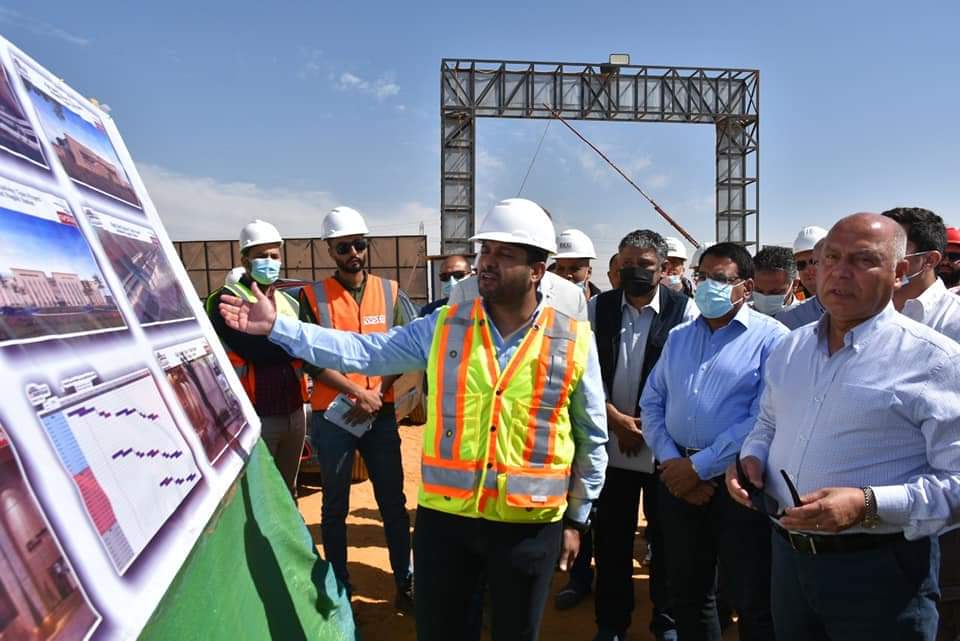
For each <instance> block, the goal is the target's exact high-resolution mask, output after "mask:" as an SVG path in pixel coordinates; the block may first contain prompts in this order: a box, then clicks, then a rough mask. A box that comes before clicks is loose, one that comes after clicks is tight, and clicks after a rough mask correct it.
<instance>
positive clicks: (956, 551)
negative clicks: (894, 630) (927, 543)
mask: <svg viewBox="0 0 960 641" xmlns="http://www.w3.org/2000/svg"><path fill="white" fill-rule="evenodd" d="M937 609H938V610H939V611H940V630H939V631H938V632H937V641H960V530H953V531H952V532H947V533H946V534H944V535H943V536H941V537H940V605H939V606H938V608H937Z"/></svg>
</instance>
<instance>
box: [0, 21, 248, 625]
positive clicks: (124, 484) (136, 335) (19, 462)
mask: <svg viewBox="0 0 960 641" xmlns="http://www.w3.org/2000/svg"><path fill="white" fill-rule="evenodd" d="M0 237H2V238H3V242H2V243H0V380H2V381H3V387H4V390H3V391H4V402H3V403H2V404H0V493H2V495H0V496H2V499H3V510H0V640H5V639H30V640H35V639H37V640H42V639H51V640H52V639H56V640H57V641H61V640H62V641H73V640H85V639H94V640H98V641H99V640H102V641H114V640H121V639H124V640H125V639H134V638H136V637H137V636H138V635H139V634H140V631H141V630H142V628H143V626H144V625H145V624H146V622H147V621H148V620H149V618H150V616H151V614H152V613H153V610H154V608H155V607H156V606H157V604H158V603H159V602H160V601H161V599H162V598H163V597H164V594H165V593H166V591H167V588H168V587H169V585H170V584H171V582H172V581H173V580H174V578H175V577H176V575H177V573H178V571H179V570H180V568H181V566H182V564H183V563H184V561H185V560H186V559H187V556H188V555H189V553H190V551H191V549H192V548H193V546H194V544H195V543H196V541H197V539H198V537H199V536H200V534H201V533H202V532H203V530H204V528H205V527H206V525H207V523H208V522H209V520H210V518H211V516H212V515H213V514H214V513H215V511H216V510H217V508H218V506H219V505H220V503H221V501H222V499H223V497H224V495H225V494H226V493H227V492H228V490H229V489H230V488H231V486H232V485H233V483H234V481H235V480H236V478H237V476H238V474H240V473H241V471H242V470H243V469H244V464H245V462H246V460H247V457H248V456H249V453H250V452H251V451H252V448H253V446H254V444H255V443H256V440H257V438H258V437H259V420H258V419H257V417H256V414H255V413H254V412H253V408H252V407H251V406H250V402H249V400H248V399H247V397H246V395H245V394H244V393H243V391H242V388H241V387H240V385H239V381H238V380H237V378H236V375H235V374H234V371H233V368H232V367H231V365H230V362H229V360H228V359H227V358H226V354H225V353H224V352H223V349H222V347H221V346H220V343H219V341H218V340H217V338H216V334H215V333H214V332H213V329H212V327H211V326H210V323H209V321H208V319H207V317H206V315H205V312H204V310H203V308H202V306H201V305H200V302H199V300H197V299H196V297H195V296H194V295H193V288H192V286H191V284H190V281H189V278H188V276H187V273H186V271H185V270H184V269H183V266H182V264H181V263H180V261H179V258H178V257H177V254H176V251H175V250H174V247H173V245H172V244H171V243H170V240H169V238H168V237H167V234H166V232H165V231H164V228H163V224H162V221H161V218H160V216H159V215H158V212H157V211H156V209H155V207H154V205H153V202H152V201H151V199H150V196H149V194H147V192H146V190H145V189H144V186H143V181H142V180H141V179H140V176H139V173H138V172H137V168H136V166H135V165H134V163H133V161H132V159H131V157H130V154H129V152H128V151H127V148H126V145H125V144H124V142H123V139H122V138H121V136H120V134H119V131H118V129H117V125H116V124H115V122H114V120H113V118H112V117H111V116H110V115H108V114H107V113H105V112H103V111H102V110H101V109H100V108H99V107H98V106H97V105H96V104H94V103H93V102H91V101H90V100H88V99H86V98H85V97H84V95H83V94H82V93H80V92H78V91H76V90H75V89H73V88H72V87H71V86H70V85H68V84H67V83H66V82H64V81H63V80H61V79H60V78H59V77H58V76H57V75H55V74H54V73H51V72H50V71H48V70H47V69H45V68H44V67H43V66H42V65H40V64H39V63H38V62H37V61H35V60H34V59H33V58H31V57H30V56H29V55H27V54H26V53H24V52H23V51H21V50H19V49H18V48H17V47H15V46H14V45H13V44H11V43H9V42H8V41H6V40H4V39H2V38H0Z"/></svg>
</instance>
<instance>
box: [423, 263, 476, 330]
mask: <svg viewBox="0 0 960 641" xmlns="http://www.w3.org/2000/svg"><path fill="white" fill-rule="evenodd" d="M472 274H473V268H472V267H470V261H469V260H467V257H466V256H460V255H459V254H455V255H453V256H447V257H446V258H444V259H443V263H441V265H440V273H439V274H438V278H439V279H440V297H439V298H437V300H435V301H433V302H432V303H428V304H426V305H424V306H423V309H421V310H420V315H421V316H429V315H430V314H432V313H433V312H434V311H436V310H437V309H439V308H441V307H443V306H444V305H446V304H447V301H449V300H450V292H451V291H452V290H453V286H454V285H456V284H457V283H459V282H460V281H462V280H464V279H466V278H467V277H468V276H471V275H472Z"/></svg>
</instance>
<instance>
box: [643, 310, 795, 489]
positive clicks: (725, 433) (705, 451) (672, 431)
mask: <svg viewBox="0 0 960 641" xmlns="http://www.w3.org/2000/svg"><path fill="white" fill-rule="evenodd" d="M787 333H788V331H787V329H786V328H785V327H784V326H783V325H781V324H780V323H778V322H777V321H775V320H773V319H772V318H770V317H769V316H764V315H763V314H761V313H759V312H756V311H754V310H752V309H750V307H748V306H747V305H743V306H741V308H740V310H739V311H738V312H737V313H736V315H735V316H734V317H733V319H732V320H731V321H730V322H729V323H727V324H726V325H725V326H724V327H721V328H720V329H718V330H716V331H711V329H710V326H709V325H708V324H707V320H706V319H705V318H703V317H702V316H701V317H700V318H698V319H696V320H694V321H690V322H688V323H684V324H683V325H678V326H677V327H676V328H674V329H673V330H672V331H671V332H670V336H669V337H668V338H667V343H666V345H664V347H663V354H661V355H660V360H659V361H657V365H656V366H655V367H654V368H653V371H652V372H651V373H650V377H649V378H648V379H647V384H646V385H645V386H644V388H643V395H642V396H641V397H640V411H641V416H642V420H643V438H644V439H645V440H646V441H647V442H648V443H649V444H650V445H651V446H652V447H653V453H654V454H655V455H656V457H657V459H659V460H660V461H667V460H669V459H674V458H678V457H679V456H681V450H680V448H690V449H698V450H701V451H700V452H697V453H695V454H693V455H692V456H691V457H690V461H691V463H693V468H694V469H695V470H696V472H697V474H698V475H699V476H700V478H701V479H704V480H706V479H711V478H714V477H716V476H720V475H721V474H723V472H724V470H725V469H726V467H727V466H728V465H729V464H730V463H732V462H733V460H734V459H735V458H736V455H737V452H739V451H740V444H741V443H743V439H744V438H745V437H746V436H747V434H748V433H749V432H750V429H751V428H752V427H753V425H754V423H755V422H756V419H757V413H758V412H759V405H760V391H761V389H762V387H763V372H764V367H765V363H766V361H767V356H769V354H770V352H771V351H772V350H773V348H774V347H776V345H777V344H778V343H779V342H780V340H781V339H782V338H783V337H784V336H785V335H786V334H787Z"/></svg>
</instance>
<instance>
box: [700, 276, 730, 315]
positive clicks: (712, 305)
mask: <svg viewBox="0 0 960 641" xmlns="http://www.w3.org/2000/svg"><path fill="white" fill-rule="evenodd" d="M733 288H734V285H733V284H731V283H719V282H717V281H715V280H713V279H710V278H708V279H706V280H704V281H703V282H701V283H700V284H699V285H697V291H696V292H695V293H694V295H693V302H695V303H696V304H697V308H699V309H700V313H701V314H703V317H704V318H721V317H723V316H726V315H727V314H729V313H730V310H731V309H733V305H734V303H733V302H732V301H731V300H730V292H732V291H733ZM737 302H738V303H739V302H740V301H739V300H738V301H737Z"/></svg>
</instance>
